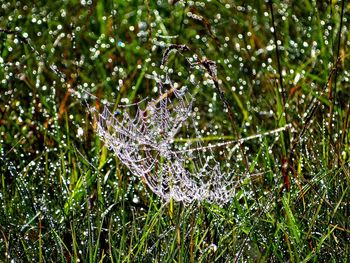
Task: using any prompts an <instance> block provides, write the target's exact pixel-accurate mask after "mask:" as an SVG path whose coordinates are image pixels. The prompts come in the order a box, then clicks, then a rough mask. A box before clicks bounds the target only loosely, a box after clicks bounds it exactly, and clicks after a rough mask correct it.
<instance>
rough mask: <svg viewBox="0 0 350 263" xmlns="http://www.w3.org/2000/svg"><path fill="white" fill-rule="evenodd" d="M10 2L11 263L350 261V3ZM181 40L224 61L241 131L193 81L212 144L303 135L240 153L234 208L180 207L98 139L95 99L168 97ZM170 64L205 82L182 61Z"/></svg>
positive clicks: (2, 57) (5, 136)
mask: <svg viewBox="0 0 350 263" xmlns="http://www.w3.org/2000/svg"><path fill="white" fill-rule="evenodd" d="M0 3H1V8H2V11H1V12H0V261H1V262H2V261H4V262H10V261H11V260H14V261H16V262H17V261H28V262H32V261H33V262H44V261H45V262H46V261H52V262H138V261H140V262H151V261H152V262H215V261H217V262H245V261H248V262H251V261H257V262H260V261H261V262H263V261H290V262H301V261H303V262H310V261H312V262H340V261H344V262H346V261H347V260H348V259H349V254H350V251H349V249H350V247H349V244H350V226H349V220H348V218H349V216H350V211H349V207H350V206H349V202H350V192H349V183H350V169H349V165H350V162H349V161H350V157H349V156H350V150H349V142H350V133H349V112H350V110H349V101H350V92H349V91H350V87H349V78H350V69H349V66H348V65H349V64H350V63H349V62H350V61H349V46H350V31H349V29H348V27H347V24H348V21H349V18H350V17H349V13H348V11H349V8H350V6H349V4H348V3H347V2H346V1H344V0H342V1H341V0H338V1H331V2H329V3H328V1H312V0H310V1H293V3H291V1H273V4H272V3H265V2H264V1H223V0H212V1H209V0H207V1H205V0H201V1H185V0H180V1H174V0H173V1H150V0H146V1H137V0H132V1H131V0H111V1H83V0H82V1H80V2H79V1H76V0H67V1H32V2H26V1H17V2H15V1H0ZM271 10H272V11H271ZM272 12H273V15H274V21H272ZM341 21H343V22H342V23H341ZM273 22H274V24H273ZM341 25H342V28H340V26H341ZM273 32H275V33H276V34H274V33H273ZM170 44H186V45H187V46H188V47H190V49H191V50H190V51H188V52H187V53H186V54H184V56H187V57H192V58H193V54H198V55H199V56H202V57H203V58H204V57H205V58H208V59H210V60H213V61H215V62H216V64H217V67H218V79H219V80H220V81H219V84H220V88H221V90H222V91H223V93H224V94H225V97H226V99H227V101H228V103H229V105H230V107H231V108H232V111H233V113H234V116H233V117H234V120H235V124H234V126H235V128H234V127H232V126H233V125H230V121H229V118H228V115H227V113H226V112H225V110H224V109H225V106H224V105H223V103H222V101H221V100H220V99H219V96H217V93H216V91H215V89H214V87H213V86H212V85H211V84H210V82H209V81H207V79H206V77H205V76H204V75H205V72H203V71H200V70H199V71H198V72H195V73H193V74H195V75H196V78H197V79H199V81H200V83H201V85H200V86H199V87H197V88H196V87H191V86H190V85H189V89H190V91H191V93H192V94H193V95H194V97H195V99H196V103H197V104H196V107H198V112H201V113H203V114H202V116H204V117H202V118H201V119H199V120H198V123H199V124H198V126H199V129H200V130H203V138H200V139H202V140H204V141H207V142H209V143H215V142H217V141H225V140H233V139H238V138H244V137H247V136H251V135H254V134H258V133H262V132H265V131H270V130H273V129H275V128H276V127H281V126H283V125H285V124H287V123H291V124H292V126H293V128H292V129H291V130H288V131H284V132H281V134H279V135H278V136H272V138H271V136H266V137H265V136H264V137H262V138H261V140H252V141H249V142H246V143H244V144H243V146H242V152H241V154H240V156H234V160H235V161H234V162H233V161H232V159H230V162H229V163H230V165H231V166H232V167H234V168H235V170H236V171H237V175H235V176H237V177H239V178H240V180H239V183H238V184H237V189H236V193H235V195H234V196H232V200H231V201H230V202H229V203H227V204H210V203H206V202H202V203H192V204H189V205H184V204H181V203H176V202H174V201H170V202H169V203H164V202H163V201H162V200H160V198H159V197H158V196H156V195H155V194H153V193H152V192H151V191H150V190H149V189H148V188H147V187H146V185H145V184H144V182H143V181H142V180H141V179H140V178H138V177H135V176H134V175H133V174H131V173H130V172H129V171H128V170H127V169H126V167H125V166H124V165H123V164H122V162H121V160H118V158H116V157H115V156H114V155H113V152H110V151H108V149H107V148H106V147H105V146H104V144H103V143H102V142H101V141H100V140H99V138H98V137H97V135H96V134H95V132H94V128H96V120H95V119H94V118H93V116H91V115H90V114H89V112H88V109H87V106H88V105H89V106H91V105H92V106H95V107H96V108H97V109H99V110H102V107H103V102H107V101H108V102H109V103H111V105H112V108H113V107H114V108H115V109H116V108H117V106H119V105H124V104H130V103H134V102H138V101H141V100H142V99H144V98H145V97H149V98H156V97H157V93H156V92H155V90H154V86H155V84H156V83H155V80H154V77H153V73H157V74H159V75H162V74H163V73H164V72H163V71H162V70H163V69H161V67H160V64H161V61H162V56H163V52H164V51H165V49H166V47H167V46H168V45H170ZM276 44H277V46H278V51H279V52H276V51H277V48H276ZM200 59H201V58H200ZM278 64H280V67H278ZM168 67H169V68H171V70H173V72H174V73H173V75H172V76H173V77H174V79H175V80H176V81H177V82H178V83H179V84H180V85H184V84H188V83H189V82H188V80H187V79H186V78H187V77H189V76H188V72H189V69H188V65H186V63H184V61H183V58H182V57H179V56H175V55H173V54H171V55H170V56H169V61H168ZM281 80H282V81H281ZM194 136H195V134H194V133H191V131H188V137H187V138H182V139H181V140H183V141H187V142H195V141H196V140H197V139H199V138H195V137H194ZM218 139H219V140H218ZM181 140H180V139H179V141H181ZM221 158H222V159H221V161H222V162H223V164H226V163H225V160H226V159H225V158H226V157H225V156H223V157H221Z"/></svg>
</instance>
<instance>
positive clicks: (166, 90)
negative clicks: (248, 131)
mask: <svg viewBox="0 0 350 263" xmlns="http://www.w3.org/2000/svg"><path fill="white" fill-rule="evenodd" d="M184 50H188V48H187V47H186V46H184V45H179V46H176V45H171V46H169V47H168V48H167V49H166V51H165V52H164V55H163V60H162V66H161V68H162V69H164V72H165V74H164V75H161V76H160V75H157V74H154V75H153V79H154V81H155V85H156V88H157V91H158V94H157V96H156V97H155V98H152V99H148V98H147V99H143V100H141V101H140V102H139V103H135V104H133V105H131V106H128V107H123V108H122V109H121V110H119V109H118V110H117V111H115V110H112V109H111V108H110V107H108V106H106V107H105V108H104V109H103V112H102V113H99V112H97V110H96V109H95V108H91V109H90V111H91V112H92V113H93V114H94V116H96V118H97V134H98V135H99V137H100V138H101V139H102V141H103V142H104V143H105V145H106V146H107V147H108V148H109V149H110V150H112V151H113V152H114V153H115V154H116V156H117V157H118V158H119V159H120V161H121V162H122V163H123V164H124V165H125V166H127V168H128V169H129V170H130V172H131V173H132V174H133V175H135V176H137V177H139V178H141V179H142V181H143V182H144V183H145V184H147V186H148V187H149V188H150V189H151V190H152V191H153V192H154V193H155V194H157V195H158V196H160V197H161V198H162V199H164V200H166V201H169V200H171V199H174V200H175V201H182V202H184V203H191V202H193V201H203V200H206V201H208V202H213V203H225V202H227V201H229V200H230V199H231V198H232V196H233V195H234V193H235V190H236V188H237V185H238V184H239V183H240V182H241V180H242V172H240V173H238V171H237V169H236V168H234V165H231V164H233V163H235V162H237V158H236V157H237V156H240V155H241V153H240V145H241V144H242V143H244V142H246V141H248V140H252V139H261V138H262V137H264V136H268V135H272V134H274V135H275V136H276V138H278V135H276V134H278V133H279V132H281V131H283V130H285V129H286V128H287V127H288V126H286V127H281V128H278V129H276V130H273V131H269V132H265V133H260V134H257V135H253V136H250V137H247V138H244V139H237V140H230V141H219V142H217V141H215V142H211V143H210V141H209V142H208V141H206V140H205V139H204V138H203V133H202V132H201V131H200V127H199V124H198V122H197V119H198V118H199V117H198V116H199V115H200V114H201V111H200V110H198V107H197V104H196V90H197V91H198V90H199V88H200V87H199V86H200V83H199V82H198V81H196V78H195V77H194V75H193V74H191V75H189V77H188V79H189V83H190V86H191V87H190V86H186V85H181V84H180V83H178V82H174V81H173V79H172V75H171V74H169V73H168V72H169V71H168V70H167V69H168V68H167V67H166V62H167V59H168V57H169V54H170V53H173V52H175V53H176V54H180V55H181V56H182V57H184V55H183V54H182V51H184ZM184 60H185V62H186V64H187V66H188V67H189V68H190V70H194V68H197V70H198V68H199V69H200V70H201V73H202V74H204V75H206V76H207V78H208V81H211V82H213V78H216V65H215V63H214V62H212V61H209V60H206V61H205V63H206V64H204V63H203V61H200V60H198V61H196V59H194V60H193V59H189V58H186V57H184ZM200 64H201V65H200ZM203 64H204V65H203ZM206 65H209V66H208V67H206ZM170 72H171V71H170ZM208 73H209V74H208ZM223 114H225V113H223ZM247 175H248V174H246V176H247Z"/></svg>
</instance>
